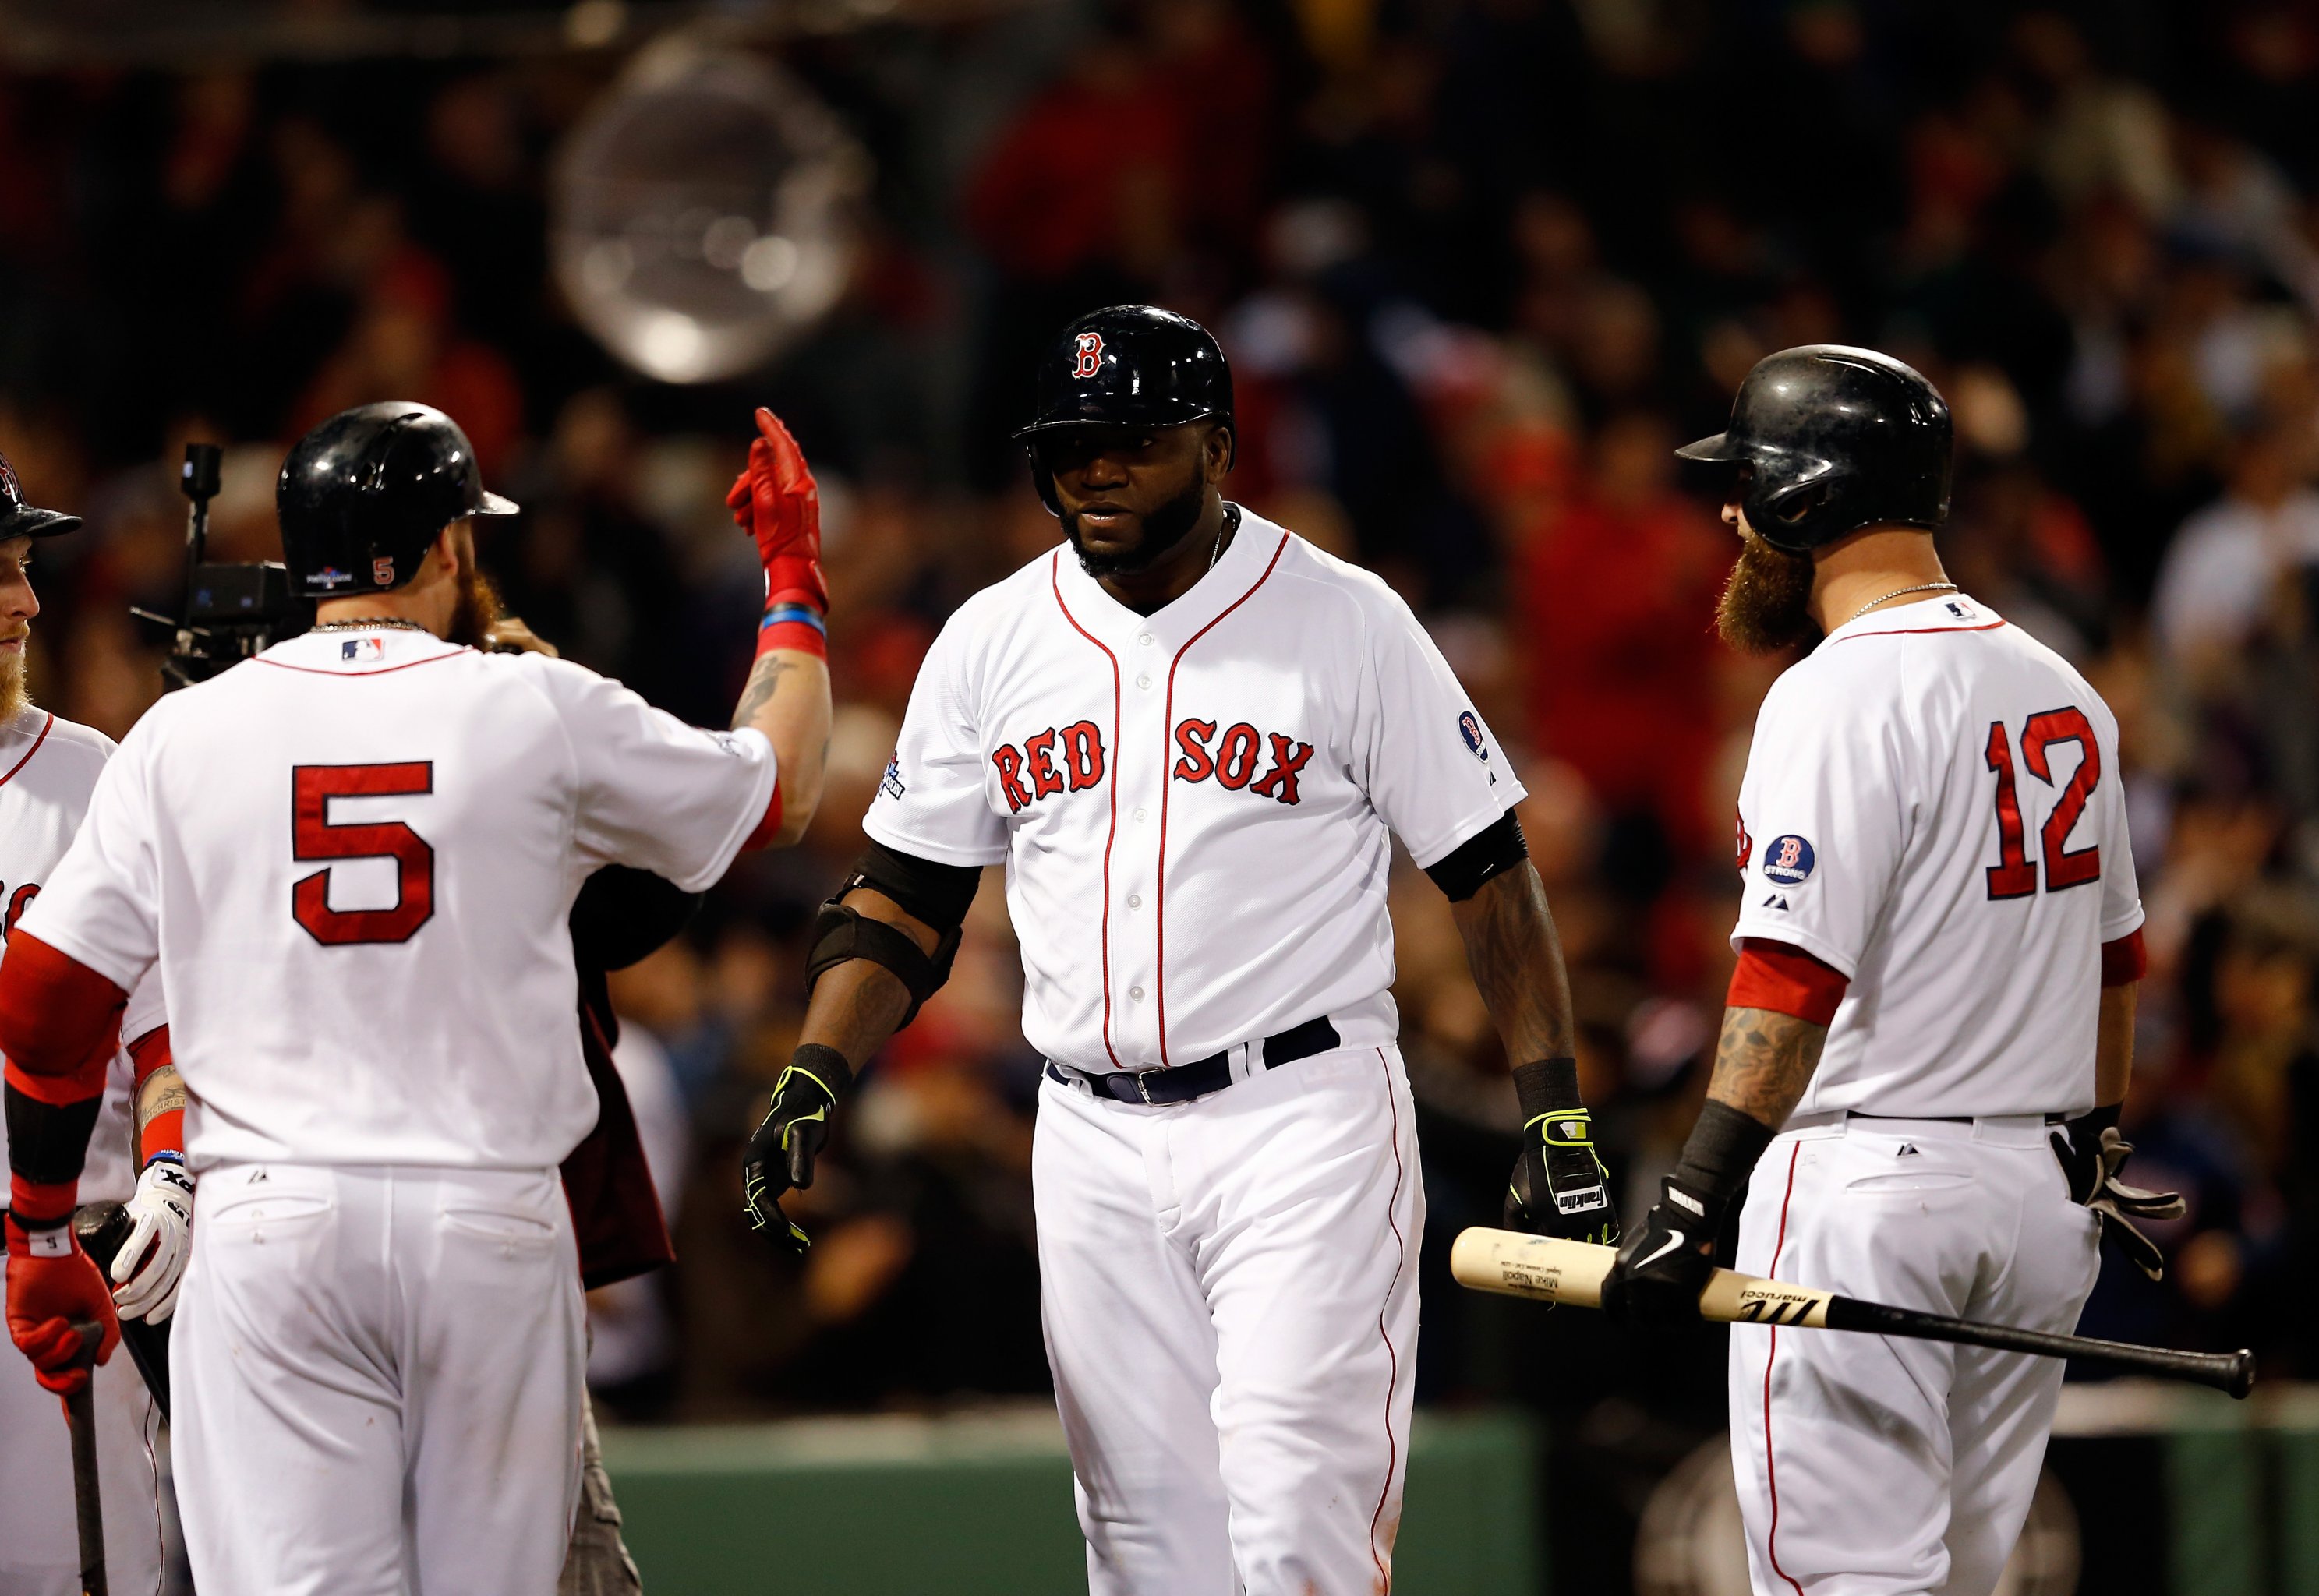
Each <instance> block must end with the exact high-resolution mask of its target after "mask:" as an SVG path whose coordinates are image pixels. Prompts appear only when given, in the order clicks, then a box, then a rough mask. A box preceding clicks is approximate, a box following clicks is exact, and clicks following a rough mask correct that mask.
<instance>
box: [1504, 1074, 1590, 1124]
mask: <svg viewBox="0 0 2319 1596" xmlns="http://www.w3.org/2000/svg"><path fill="white" fill-rule="evenodd" d="M1513 1073H1514V1096H1515V1097H1516V1098H1517V1099H1518V1100H1519V1101H1520V1104H1521V1114H1522V1123H1523V1124H1524V1125H1525V1126H1527V1125H1528V1124H1529V1123H1530V1122H1531V1121H1533V1120H1536V1119H1538V1117H1540V1116H1541V1115H1544V1114H1567V1113H1569V1112H1570V1111H1572V1110H1573V1109H1576V1108H1583V1107H1584V1106H1585V1105H1584V1104H1583V1103H1581V1102H1580V1101H1579V1098H1578V1060H1577V1059H1566V1058H1554V1059H1534V1060H1532V1061H1531V1062H1530V1063H1528V1064H1517V1065H1515V1066H1514V1072H1513Z"/></svg>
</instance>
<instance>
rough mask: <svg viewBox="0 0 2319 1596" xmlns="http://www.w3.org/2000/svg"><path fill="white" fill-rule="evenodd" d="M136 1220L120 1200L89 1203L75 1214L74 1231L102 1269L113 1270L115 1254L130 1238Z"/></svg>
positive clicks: (104, 1270)
mask: <svg viewBox="0 0 2319 1596" xmlns="http://www.w3.org/2000/svg"><path fill="white" fill-rule="evenodd" d="M135 1227H136V1221H134V1220H132V1219H131V1218H130V1217H129V1210H128V1209H126V1208H124V1207H122V1205H121V1204H118V1203H87V1204H82V1205H81V1207H80V1208H79V1209H78V1210H77V1211H76V1212H75V1213H74V1214H73V1234H74V1235H76V1236H77V1237H79V1238H80V1249H81V1250H82V1251H83V1252H85V1253H86V1254H88V1256H89V1258H91V1260H93V1261H94V1262H95V1265H96V1267H97V1268H98V1270H99V1271H100V1272H109V1271H110V1270H111V1269H112V1267H113V1255H114V1254H116V1253H118V1252H119V1251H120V1250H121V1244H122V1242H124V1241H126V1240H129V1232H130V1231H131V1230H133V1229H134V1228H135Z"/></svg>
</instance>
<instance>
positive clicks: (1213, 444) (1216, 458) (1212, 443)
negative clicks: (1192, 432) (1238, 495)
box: [1200, 422, 1240, 482]
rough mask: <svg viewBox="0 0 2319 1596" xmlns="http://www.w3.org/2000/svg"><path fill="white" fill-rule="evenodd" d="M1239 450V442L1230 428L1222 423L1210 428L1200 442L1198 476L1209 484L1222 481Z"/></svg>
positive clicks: (1229, 470) (1230, 468)
mask: <svg viewBox="0 0 2319 1596" xmlns="http://www.w3.org/2000/svg"><path fill="white" fill-rule="evenodd" d="M1239 450H1240V440H1239V439H1238V438H1237V437H1233V435H1232V428H1231V427H1230V426H1228V425H1226V424H1225V423H1223V422H1217V423H1214V425H1212V426H1210V427H1209V428H1208V435H1207V437H1204V438H1202V439H1201V440H1200V474H1201V475H1202V476H1204V477H1205V478H1206V479H1207V481H1209V482H1222V481H1223V480H1224V477H1225V475H1226V474H1227V473H1230V472H1231V470H1232V456H1233V455H1236V454H1238V453H1239Z"/></svg>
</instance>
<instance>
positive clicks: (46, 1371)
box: [7, 1214, 121, 1396]
mask: <svg viewBox="0 0 2319 1596" xmlns="http://www.w3.org/2000/svg"><path fill="white" fill-rule="evenodd" d="M7 1235H8V1335H9V1337H10V1339H13V1340H14V1342H15V1343H16V1349H17V1350H18V1351H20V1352H22V1353H23V1355H24V1356H25V1357H29V1358H31V1359H32V1368H33V1371H34V1375H33V1377H34V1378H36V1379H37V1380H39V1381H40V1383H41V1384H43V1385H45V1386H47V1387H48V1388H49V1389H50V1391H53V1392H55V1393H57V1394H58V1395H59V1396H70V1395H71V1394H72V1393H75V1392H77V1391H78V1390H79V1389H80V1388H81V1387H82V1386H84V1385H86V1384H88V1371H87V1370H86V1369H81V1368H74V1367H71V1364H72V1361H73V1359H74V1358H75V1357H78V1356H79V1354H80V1350H81V1345H80V1335H79V1332H77V1330H74V1329H73V1328H72V1327H73V1324H74V1322H75V1321H93V1322H95V1323H96V1324H98V1325H101V1326H103V1327H104V1329H103V1336H104V1339H103V1340H102V1341H101V1342H99V1344H98V1346H97V1348H96V1361H97V1362H99V1363H103V1362H104V1361H105V1360H106V1359H108V1358H110V1357H112V1356H113V1348H115V1347H118V1346H119V1345H121V1321H120V1320H119V1319H118V1318H117V1317H116V1316H115V1315H114V1313H113V1292H112V1290H111V1289H110V1288H109V1287H108V1286H107V1285H105V1281H104V1276H103V1275H102V1274H100V1273H99V1272H98V1270H97V1267H96V1263H95V1260H94V1259H92V1258H90V1257H89V1256H88V1254H86V1253H85V1252H83V1251H82V1250H81V1249H80V1243H79V1241H78V1240H77V1239H76V1238H75V1237H74V1235H73V1233H72V1226H71V1225H69V1224H67V1225H64V1226H61V1227H59V1228H58V1229H55V1230H42V1231H26V1230H25V1229H24V1227H23V1226H22V1225H20V1224H18V1223H17V1222H16V1220H15V1216H14V1215H13V1214H11V1215H10V1216H9V1217H8V1220H7Z"/></svg>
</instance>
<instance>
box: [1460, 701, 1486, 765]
mask: <svg viewBox="0 0 2319 1596" xmlns="http://www.w3.org/2000/svg"><path fill="white" fill-rule="evenodd" d="M1457 735H1459V736H1461V737H1463V738H1465V739H1466V747H1467V748H1469V749H1471V750H1472V751H1473V753H1474V757H1475V759H1478V760H1480V761H1481V762H1483V763H1484V764H1488V763H1489V762H1490V746H1489V744H1486V743H1484V741H1482V717H1480V716H1478V715H1476V714H1475V713H1474V712H1473V711H1472V710H1471V709H1468V710H1466V713H1465V714H1463V715H1461V716H1459V717H1457Z"/></svg>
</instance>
